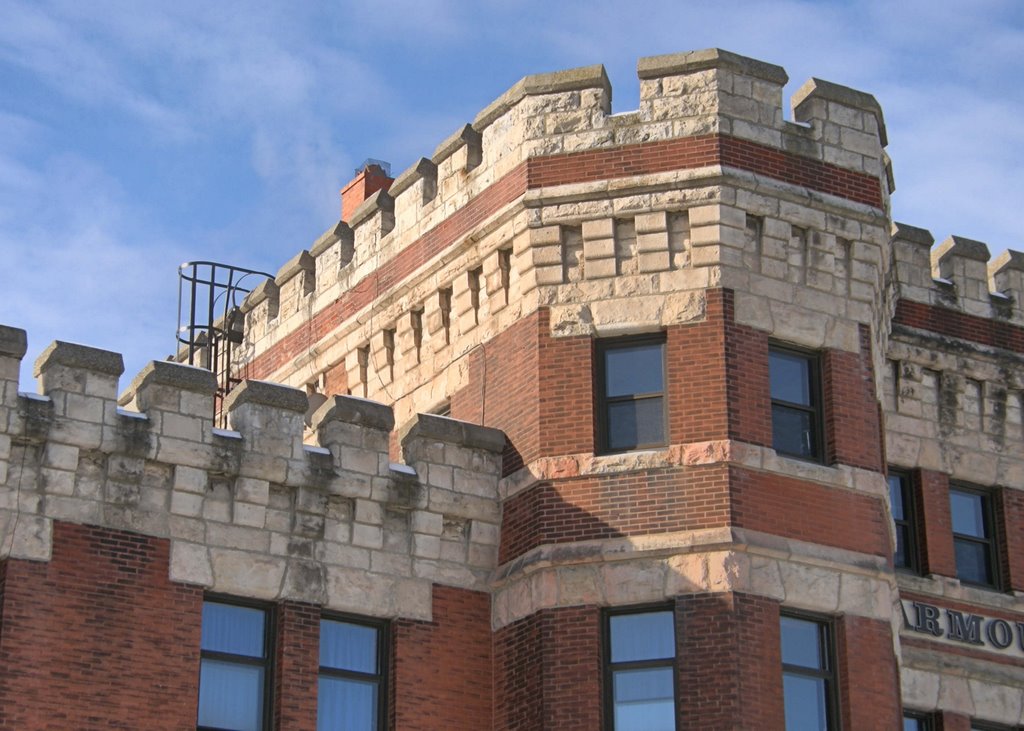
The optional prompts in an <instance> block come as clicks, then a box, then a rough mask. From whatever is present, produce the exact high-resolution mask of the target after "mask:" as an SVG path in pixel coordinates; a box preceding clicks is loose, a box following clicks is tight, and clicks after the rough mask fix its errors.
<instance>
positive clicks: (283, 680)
mask: <svg viewBox="0 0 1024 731" xmlns="http://www.w3.org/2000/svg"><path fill="white" fill-rule="evenodd" d="M275 625H276V632H275V641H276V645H275V647H274V656H275V665H274V728H276V729H280V730H281V731H285V729H287V731H316V707H317V674H318V673H319V670H320V608H319V607H316V606H313V605H311V604H301V603H298V602H283V603H282V604H280V605H278V607H277V612H276V623H275Z"/></svg>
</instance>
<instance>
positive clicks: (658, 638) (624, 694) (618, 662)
mask: <svg viewBox="0 0 1024 731" xmlns="http://www.w3.org/2000/svg"><path fill="white" fill-rule="evenodd" d="M606 631H607V637H608V641H607V651H606V658H605V667H606V670H607V677H606V690H605V693H606V695H607V697H608V699H609V703H608V705H609V710H610V713H609V714H608V716H609V718H610V719H611V728H612V729H613V730H614V731H675V727H676V703H675V657H676V639H675V637H676V636H675V617H674V614H673V611H672V610H671V609H664V610H655V611H638V612H629V613H621V612H616V613H612V614H609V615H608V616H607V626H606Z"/></svg>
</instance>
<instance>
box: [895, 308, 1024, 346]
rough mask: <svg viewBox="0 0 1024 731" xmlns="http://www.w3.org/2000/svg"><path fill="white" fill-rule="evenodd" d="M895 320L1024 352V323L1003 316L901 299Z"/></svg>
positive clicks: (921, 328) (941, 333) (923, 328)
mask: <svg viewBox="0 0 1024 731" xmlns="http://www.w3.org/2000/svg"><path fill="white" fill-rule="evenodd" d="M892 321H893V324H894V325H906V326H907V327H914V328H918V329H920V330H929V331H931V332H933V333H938V334H939V335H948V336H950V337H954V338H960V339H961V340H967V341H969V342H972V343H979V344H981V345H990V346H994V347H997V348H1004V349H1006V350H1012V351H1014V352H1015V353H1024V327H1021V326H1020V325H1014V324H1012V323H1008V322H1002V321H1000V320H993V319H990V318H987V317H978V316H977V315H968V314H965V313H963V312H957V311H956V310H951V309H948V308H946V307H939V306H937V305H927V304H924V303H922V302H910V301H909V300H902V299H901V300H900V301H899V302H897V303H896V313H895V315H893V320H892Z"/></svg>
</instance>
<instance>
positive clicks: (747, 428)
mask: <svg viewBox="0 0 1024 731" xmlns="http://www.w3.org/2000/svg"><path fill="white" fill-rule="evenodd" d="M734 299H735V298H734V295H733V292H732V290H729V289H711V290H708V291H707V303H706V317H705V320H704V321H703V322H698V323H694V324H691V325H682V326H679V327H671V328H668V332H667V344H666V350H667V353H666V355H667V358H666V360H667V362H668V373H667V380H668V387H669V399H668V407H669V434H670V439H671V441H672V442H674V443H680V442H681V443H687V442H701V441H709V440H715V439H738V440H741V441H745V442H749V443H751V444H760V445H764V446H770V445H771V443H772V426H771V400H770V397H769V390H768V336H767V335H766V334H765V333H762V332H760V331H758V330H754V329H752V328H749V327H745V326H742V325H737V324H736V323H735V320H734Z"/></svg>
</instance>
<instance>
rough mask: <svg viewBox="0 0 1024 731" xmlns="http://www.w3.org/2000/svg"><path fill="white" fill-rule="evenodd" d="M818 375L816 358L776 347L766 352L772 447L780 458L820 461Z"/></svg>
mask: <svg viewBox="0 0 1024 731" xmlns="http://www.w3.org/2000/svg"><path fill="white" fill-rule="evenodd" d="M819 372H820V367H819V363H818V357H817V356H816V355H812V354H810V353H804V352H801V351H799V350H791V349H788V348H781V347H777V346H773V347H772V348H771V349H770V350H769V352H768V377H769V381H770V383H771V396H772V446H773V447H775V450H776V451H777V452H779V453H780V454H788V455H790V456H792V457H801V458H803V459H814V460H820V459H822V452H823V450H822V442H823V439H822V436H821V427H822V418H821V383H820V377H819Z"/></svg>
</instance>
